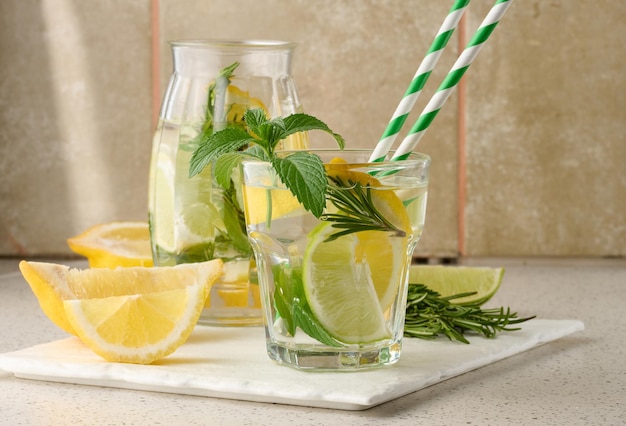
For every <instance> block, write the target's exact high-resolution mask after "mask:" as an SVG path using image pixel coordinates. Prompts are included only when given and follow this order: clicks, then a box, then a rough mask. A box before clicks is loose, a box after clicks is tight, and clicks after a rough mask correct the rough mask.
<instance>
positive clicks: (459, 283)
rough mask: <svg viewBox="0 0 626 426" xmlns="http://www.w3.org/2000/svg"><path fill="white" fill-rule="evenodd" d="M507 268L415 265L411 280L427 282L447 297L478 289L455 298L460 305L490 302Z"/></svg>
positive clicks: (419, 282) (424, 283)
mask: <svg viewBox="0 0 626 426" xmlns="http://www.w3.org/2000/svg"><path fill="white" fill-rule="evenodd" d="M503 276H504V268H485V267H469V266H442V265H414V266H412V267H411V269H410V270H409V282H410V283H414V284H423V285H425V286H426V287H428V288H429V289H431V290H434V291H436V292H437V293H439V294H440V295H441V296H443V297H447V296H453V295H455V294H460V293H471V292H476V294H474V295H472V296H467V297H463V298H459V299H454V300H452V302H453V303H455V304H458V305H463V304H479V305H482V304H483V303H485V302H487V301H488V300H489V299H491V297H493V295H494V294H496V292H497V291H498V289H499V288H500V284H501V283H502V277H503Z"/></svg>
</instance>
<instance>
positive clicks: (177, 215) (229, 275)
mask: <svg viewBox="0 0 626 426" xmlns="http://www.w3.org/2000/svg"><path fill="white" fill-rule="evenodd" d="M294 47H295V45H294V44H292V43H288V42H282V41H265V40H259V41H214V40H206V41H176V42H172V43H171V48H172V54H173V63H174V71H173V74H172V75H171V77H170V80H169V85H168V88H167V92H166V93H165V96H164V99H163V103H162V106H161V112H160V116H159V122H158V125H157V128H156V132H155V135H154V141H153V149H152V159H151V166H150V189H149V191H150V192H149V222H150V234H151V244H152V255H153V258H154V264H155V265H156V266H168V265H176V264H180V263H191V262H202V261H205V260H210V259H217V258H219V259H222V260H224V262H225V263H224V274H223V275H222V277H221V278H220V280H218V282H216V283H215V284H214V285H213V288H212V290H211V293H210V295H209V298H208V299H207V302H206V305H205V308H204V310H203V312H202V315H201V317H200V323H201V324H208V325H255V324H262V317H261V305H260V299H259V290H258V283H257V280H256V272H255V265H254V260H253V256H252V249H251V247H250V244H249V242H248V239H247V235H246V229H245V221H244V215H243V206H242V196H241V177H240V176H239V175H238V174H237V173H235V174H233V176H232V180H231V185H230V187H229V188H223V187H221V186H220V185H219V184H217V183H216V182H215V181H214V178H213V173H212V171H211V168H210V166H208V167H207V168H205V169H204V170H203V171H202V172H201V173H200V174H199V175H196V176H194V177H193V178H189V163H190V158H191V155H192V153H193V152H194V150H195V149H196V147H197V146H198V144H199V143H200V142H201V141H202V139H203V137H206V136H207V135H210V134H212V133H213V132H216V131H219V130H222V129H224V128H226V127H230V126H241V127H243V126H245V123H244V121H243V114H244V112H245V111H246V110H247V109H249V108H262V109H263V110H264V111H265V113H266V115H267V116H269V117H276V116H285V115H289V114H292V113H296V112H302V107H301V104H300V101H299V99H298V95H297V93H296V87H295V84H294V81H293V78H292V77H291V57H292V53H293V49H294ZM294 136H295V135H294ZM307 146H308V141H307V140H306V136H304V137H303V136H299V137H291V138H290V139H287V140H285V141H284V148H287V149H300V148H306V147H307Z"/></svg>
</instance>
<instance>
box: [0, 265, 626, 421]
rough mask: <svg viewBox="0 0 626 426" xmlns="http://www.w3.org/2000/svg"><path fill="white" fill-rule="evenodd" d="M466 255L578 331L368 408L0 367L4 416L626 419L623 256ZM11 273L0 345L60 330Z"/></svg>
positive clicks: (522, 300)
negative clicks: (102, 383)
mask: <svg viewBox="0 0 626 426" xmlns="http://www.w3.org/2000/svg"><path fill="white" fill-rule="evenodd" d="M60 263H67V264H72V262H64V261H60ZM464 263H467V264H471V265H484V266H505V267H506V274H505V277H504V281H503V284H502V287H501V289H500V291H499V292H498V294H497V295H496V296H495V298H494V299H493V300H492V301H491V302H490V305H494V306H495V305H497V306H500V305H505V306H511V307H512V308H513V309H514V310H516V311H517V312H518V313H519V314H520V315H532V314H536V315H537V316H538V317H540V318H546V319H579V320H582V321H583V322H584V323H585V330H584V331H583V332H580V333H576V334H574V335H571V336H568V337H565V338H563V339H560V340H558V341H555V342H552V343H549V344H547V345H544V346H541V347H539V348H536V349H533V350H531V351H529V352H525V353H523V354H520V355H516V356H514V357H512V358H509V359H505V360H503V361H499V362H497V363H496V364H492V365H490V366H487V367H483V368H480V369H478V370H475V371H472V372H469V373H466V374H463V375H461V376H459V377H455V378H452V379H450V380H447V381H445V382H442V383H439V384H436V385H434V386H431V387H429V388H426V389H423V390H420V391H418V392H415V393H412V394H410V395H407V396H404V397H402V398H399V399H396V400H394V401H391V402H388V403H386V404H382V405H380V406H377V407H374V408H371V409H369V410H365V411H339V410H328V409H317V408H306V407H296V406H289V405H280V404H266V403H252V402H243V401H234V400H225V399H224V400H223V399H214V398H203V397H193V396H181V395H173V394H160V393H152V392H140V391H130V390H123V389H113V388H100V387H92V386H80V385H66V384H59V383H48V382H40V381H29V380H22V379H16V378H15V377H13V376H12V375H10V374H6V373H3V372H0V395H2V397H1V398H0V413H1V415H0V424H7V425H65V424H90V425H96V424H125V425H145V424H172V425H178V424H181V425H182V424H185V425H195V424H203V425H204V424H215V425H272V426H276V425H283V424H288V425H313V424H314V425H335V424H341V425H353V424H355V425H356V424H358V425H369V424H372V425H374V424H375V425H404V424H406V425H421V424H424V425H504V424H506V425H529V424H535V425H563V424H568V425H579V424H580V425H590V424H593V425H617V424H626V402H625V399H624V395H626V361H625V359H626V356H625V354H624V347H625V343H624V342H626V327H624V320H623V317H622V311H623V304H624V301H625V300H626V261H625V260H545V259H542V260H534V259H514V260H512V259H476V260H466V261H464ZM73 264H75V265H77V266H83V265H84V263H82V262H78V263H76V262H74V263H73ZM18 273H19V272H17V261H16V260H0V274H18ZM6 282H7V280H4V281H3V280H2V275H0V321H1V323H2V332H1V334H0V353H4V352H9V351H14V350H17V349H22V348H26V347H29V346H32V345H35V344H38V343H44V342H48V341H52V340H56V339H59V338H63V337H66V336H67V335H66V334H65V333H64V332H62V331H60V330H59V329H57V328H56V327H55V326H53V325H52V324H51V323H50V322H49V321H48V320H47V319H46V318H45V316H44V315H43V314H42V313H41V311H40V310H39V308H38V306H37V301H36V299H35V298H34V296H33V295H32V293H31V292H30V289H29V288H28V285H27V284H26V283H24V285H20V286H16V285H8V284H6ZM13 282H15V280H13Z"/></svg>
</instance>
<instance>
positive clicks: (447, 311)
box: [404, 284, 534, 343]
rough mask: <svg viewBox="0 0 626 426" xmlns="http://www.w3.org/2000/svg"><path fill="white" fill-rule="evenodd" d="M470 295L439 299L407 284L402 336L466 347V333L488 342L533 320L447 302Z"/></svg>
mask: <svg viewBox="0 0 626 426" xmlns="http://www.w3.org/2000/svg"><path fill="white" fill-rule="evenodd" d="M472 294H475V293H462V294H456V295H453V296H447V297H442V296H441V295H440V294H439V293H437V292H436V291H433V290H430V289H429V288H428V287H426V286H425V285H423V284H409V293H408V298H407V305H406V320H405V324H404V335H405V336H408V337H418V338H421V339H435V338H436V337H437V336H439V335H442V334H443V335H445V336H446V337H447V338H448V339H450V340H453V341H458V342H463V343H469V341H468V340H467V339H466V338H465V337H464V334H465V333H466V332H474V333H478V334H481V335H483V336H484V337H487V338H492V337H495V335H496V334H497V333H498V332H501V331H513V330H519V328H515V327H510V326H511V325H513V324H519V323H522V322H524V321H528V320H530V319H532V318H534V316H532V317H527V318H517V313H515V312H511V310H510V308H506V309H505V308H503V307H501V308H490V309H482V308H481V307H480V305H479V304H474V305H471V304H470V305H455V304H454V303H452V302H451V301H452V300H454V299H458V298H461V297H466V296H470V295H472Z"/></svg>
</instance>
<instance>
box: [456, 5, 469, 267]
mask: <svg viewBox="0 0 626 426" xmlns="http://www.w3.org/2000/svg"><path fill="white" fill-rule="evenodd" d="M468 13H469V11H468ZM466 16H467V15H464V16H463V17H462V18H461V20H460V21H459V26H458V33H457V34H458V43H459V44H458V51H459V54H460V53H461V52H462V51H463V49H464V48H465V44H466V43H467V40H466V38H467V37H466V34H465V31H466ZM457 89H458V92H457V95H458V114H457V117H458V123H457V144H458V147H457V155H458V159H457V162H458V163H457V164H458V165H457V204H458V211H457V214H458V216H457V229H458V230H457V232H458V235H457V244H458V253H459V256H465V254H466V250H465V201H466V196H467V194H466V184H467V181H466V163H465V159H466V157H465V148H466V145H465V144H466V139H467V127H466V121H465V119H466V109H465V107H466V103H465V101H466V95H467V93H466V86H465V77H463V78H461V80H460V81H459V85H458V88H457Z"/></svg>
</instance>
